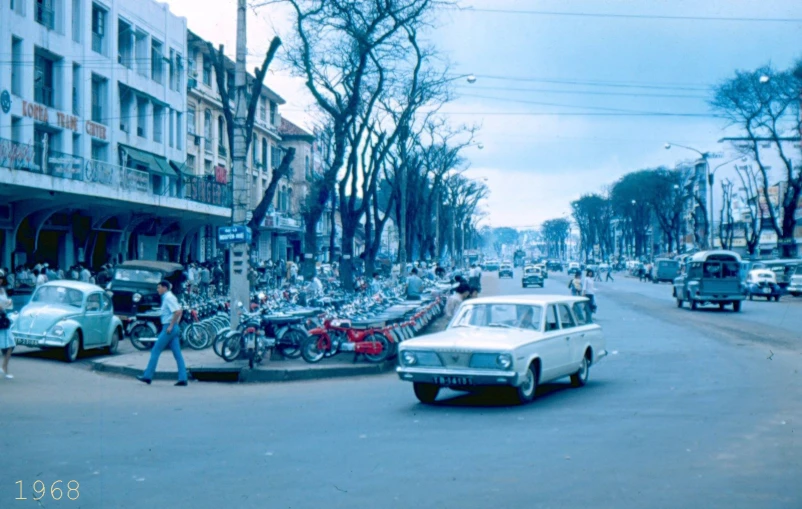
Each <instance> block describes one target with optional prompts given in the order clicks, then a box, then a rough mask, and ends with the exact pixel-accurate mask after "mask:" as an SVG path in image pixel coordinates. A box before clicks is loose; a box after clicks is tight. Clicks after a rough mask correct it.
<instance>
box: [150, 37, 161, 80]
mask: <svg viewBox="0 0 802 509" xmlns="http://www.w3.org/2000/svg"><path fill="white" fill-rule="evenodd" d="M163 74H164V52H163V50H162V43H160V42H159V41H157V40H156V39H153V40H152V42H151V48H150V75H151V77H152V78H153V81H155V82H156V83H160V84H161V83H164V75H163Z"/></svg>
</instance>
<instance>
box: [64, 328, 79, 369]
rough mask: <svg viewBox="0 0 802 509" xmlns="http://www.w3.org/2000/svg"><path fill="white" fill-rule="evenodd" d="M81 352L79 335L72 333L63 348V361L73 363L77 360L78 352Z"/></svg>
mask: <svg viewBox="0 0 802 509" xmlns="http://www.w3.org/2000/svg"><path fill="white" fill-rule="evenodd" d="M80 350H81V335H80V334H79V333H78V331H75V332H73V333H72V338H70V342H69V343H67V344H66V345H65V346H64V360H65V361H67V362H75V361H76V360H77V359H78V352H79V351H80Z"/></svg>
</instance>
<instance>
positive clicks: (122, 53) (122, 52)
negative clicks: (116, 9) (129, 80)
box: [117, 20, 134, 69]
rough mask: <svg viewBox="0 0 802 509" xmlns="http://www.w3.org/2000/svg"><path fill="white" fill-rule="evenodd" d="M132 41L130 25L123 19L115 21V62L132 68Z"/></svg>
mask: <svg viewBox="0 0 802 509" xmlns="http://www.w3.org/2000/svg"><path fill="white" fill-rule="evenodd" d="M133 44H134V41H133V34H132V33H131V25H129V24H128V23H126V22H125V21H123V20H119V21H118V22H117V63H118V64H120V65H122V66H124V67H127V68H128V69H132V68H133V67H134V45H133Z"/></svg>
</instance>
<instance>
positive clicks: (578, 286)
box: [568, 271, 582, 296]
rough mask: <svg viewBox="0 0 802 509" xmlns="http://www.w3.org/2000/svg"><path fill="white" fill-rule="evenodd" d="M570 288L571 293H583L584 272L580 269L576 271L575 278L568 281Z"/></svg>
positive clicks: (575, 294) (576, 294)
mask: <svg viewBox="0 0 802 509" xmlns="http://www.w3.org/2000/svg"><path fill="white" fill-rule="evenodd" d="M568 289H569V290H571V295H574V296H578V295H582V273H581V272H579V271H576V272H574V279H572V280H571V281H569V282H568Z"/></svg>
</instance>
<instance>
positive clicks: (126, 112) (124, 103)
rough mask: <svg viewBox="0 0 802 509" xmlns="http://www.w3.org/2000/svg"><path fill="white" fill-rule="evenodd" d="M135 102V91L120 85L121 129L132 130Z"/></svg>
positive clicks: (127, 131)
mask: <svg viewBox="0 0 802 509" xmlns="http://www.w3.org/2000/svg"><path fill="white" fill-rule="evenodd" d="M135 104H136V102H135V98H134V93H133V92H132V91H131V89H130V88H128V87H123V86H120V117H121V118H120V131H123V132H126V133H130V132H131V124H132V120H133V118H134V106H135Z"/></svg>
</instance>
